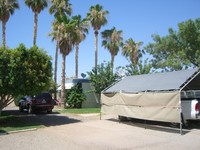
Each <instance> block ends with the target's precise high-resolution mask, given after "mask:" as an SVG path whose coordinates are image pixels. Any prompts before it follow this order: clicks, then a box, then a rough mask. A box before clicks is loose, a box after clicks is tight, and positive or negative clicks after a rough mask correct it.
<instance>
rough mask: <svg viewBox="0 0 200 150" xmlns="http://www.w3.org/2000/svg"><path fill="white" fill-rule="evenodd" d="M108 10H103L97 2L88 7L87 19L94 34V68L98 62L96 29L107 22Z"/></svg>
mask: <svg viewBox="0 0 200 150" xmlns="http://www.w3.org/2000/svg"><path fill="white" fill-rule="evenodd" d="M108 13H109V12H108V11H107V10H103V6H101V5H99V4H97V5H95V6H91V7H90V12H89V13H88V14H87V19H88V20H89V21H90V23H91V25H92V27H93V29H94V34H95V68H97V63H98V31H99V30H100V29H101V26H104V25H105V24H106V23H107V19H106V15H107V14H108Z"/></svg>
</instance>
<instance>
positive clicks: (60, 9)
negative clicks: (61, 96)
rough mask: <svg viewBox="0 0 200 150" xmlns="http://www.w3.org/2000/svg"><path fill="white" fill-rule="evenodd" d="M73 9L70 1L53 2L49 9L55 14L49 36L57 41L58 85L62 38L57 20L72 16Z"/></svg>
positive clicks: (55, 70)
mask: <svg viewBox="0 0 200 150" xmlns="http://www.w3.org/2000/svg"><path fill="white" fill-rule="evenodd" d="M71 12H72V8H71V4H70V3H69V0H51V7H50V8H49V13H50V14H54V17H55V20H54V21H53V23H52V32H51V33H50V34H49V35H50V36H52V40H53V41H54V40H55V41H56V51H55V62H54V82H55V84H57V64H58V51H59V40H60V36H61V28H59V27H60V26H59V21H58V20H57V18H59V16H61V15H71ZM54 91H55V93H54V99H57V97H56V86H55V89H54Z"/></svg>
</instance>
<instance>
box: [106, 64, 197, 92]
mask: <svg viewBox="0 0 200 150" xmlns="http://www.w3.org/2000/svg"><path fill="white" fill-rule="evenodd" d="M195 75H197V76H198V82H197V80H195V82H196V83H193V84H191V85H192V86H196V87H195V88H197V86H198V88H200V87H199V86H200V70H199V69H197V68H196V69H191V70H181V71H174V72H165V73H155V74H144V75H135V76H127V77H125V78H124V79H122V80H121V81H119V82H118V83H116V84H114V85H113V86H111V87H109V88H108V89H106V90H104V91H103V93H110V92H120V91H123V92H144V91H169V90H180V89H181V88H182V87H184V85H185V84H188V82H190V79H191V78H193V77H194V76H195ZM195 77H196V76H195Z"/></svg>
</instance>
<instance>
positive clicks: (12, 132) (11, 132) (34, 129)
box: [0, 128, 37, 136]
mask: <svg viewBox="0 0 200 150" xmlns="http://www.w3.org/2000/svg"><path fill="white" fill-rule="evenodd" d="M36 130H37V128H31V129H24V130H15V131H9V132H3V133H0V136H1V135H7V134H14V133H20V132H28V131H36Z"/></svg>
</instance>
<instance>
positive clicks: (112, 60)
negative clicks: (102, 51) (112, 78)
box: [111, 55, 115, 73]
mask: <svg viewBox="0 0 200 150" xmlns="http://www.w3.org/2000/svg"><path fill="white" fill-rule="evenodd" d="M114 60H115V56H114V55H111V69H112V70H111V71H112V73H113V68H114Z"/></svg>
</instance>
